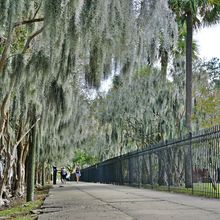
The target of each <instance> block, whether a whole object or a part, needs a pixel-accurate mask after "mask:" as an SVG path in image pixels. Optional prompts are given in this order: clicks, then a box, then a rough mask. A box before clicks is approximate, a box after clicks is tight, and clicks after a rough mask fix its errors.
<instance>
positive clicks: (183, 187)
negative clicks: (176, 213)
mask: <svg viewBox="0 0 220 220" xmlns="http://www.w3.org/2000/svg"><path fill="white" fill-rule="evenodd" d="M81 179H82V180H83V181H88V182H101V183H112V184H121V185H133V186H138V187H150V188H154V189H158V190H168V191H176V192H185V193H189V194H195V195H203V196H207V197H215V198H220V126H215V127H213V128H211V129H208V130H203V131H200V132H199V133H197V134H189V135H188V136H186V137H184V138H180V139H176V140H171V141H167V142H165V143H160V144H158V145H153V146H150V147H149V146H148V148H146V149H143V150H138V151H134V152H130V153H127V154H125V155H121V156H118V157H115V158H112V159H109V160H106V161H103V162H101V163H98V164H96V165H94V166H91V167H88V168H86V169H83V170H82V176H81Z"/></svg>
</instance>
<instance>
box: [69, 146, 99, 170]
mask: <svg viewBox="0 0 220 220" xmlns="http://www.w3.org/2000/svg"><path fill="white" fill-rule="evenodd" d="M71 162H72V165H73V166H77V165H79V166H80V167H85V166H91V165H93V164H95V163H97V162H98V160H97V158H96V157H94V156H92V155H90V154H89V153H88V152H86V151H85V150H77V151H75V152H74V158H73V160H72V161H71Z"/></svg>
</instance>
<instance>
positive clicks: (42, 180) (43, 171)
mask: <svg viewBox="0 0 220 220" xmlns="http://www.w3.org/2000/svg"><path fill="white" fill-rule="evenodd" d="M41 167H42V171H41V175H42V176H41V185H42V186H45V161H43V162H42V166H41Z"/></svg>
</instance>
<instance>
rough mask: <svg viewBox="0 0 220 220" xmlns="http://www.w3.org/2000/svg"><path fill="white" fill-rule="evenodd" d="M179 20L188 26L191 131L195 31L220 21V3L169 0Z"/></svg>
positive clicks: (188, 124) (188, 80) (187, 70)
mask: <svg viewBox="0 0 220 220" xmlns="http://www.w3.org/2000/svg"><path fill="white" fill-rule="evenodd" d="M169 4H170V7H171V9H172V10H173V11H174V12H175V13H176V15H177V19H178V20H180V21H182V22H183V23H185V24H186V127H187V129H188V130H189V131H191V115H192V49H193V29H194V28H196V27H200V26H201V25H211V24H213V23H216V22H217V21H218V20H219V19H220V1H215V0H186V1H182V0H169Z"/></svg>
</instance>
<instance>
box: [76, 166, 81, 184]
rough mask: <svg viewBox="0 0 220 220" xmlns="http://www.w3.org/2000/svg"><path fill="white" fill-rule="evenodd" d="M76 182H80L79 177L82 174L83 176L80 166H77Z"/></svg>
mask: <svg viewBox="0 0 220 220" xmlns="http://www.w3.org/2000/svg"><path fill="white" fill-rule="evenodd" d="M75 173H76V182H77V183H78V182H79V179H80V176H81V172H80V168H79V166H76V171H75Z"/></svg>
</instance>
